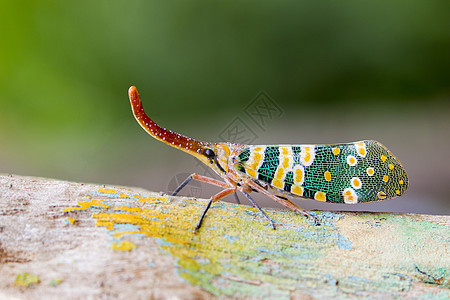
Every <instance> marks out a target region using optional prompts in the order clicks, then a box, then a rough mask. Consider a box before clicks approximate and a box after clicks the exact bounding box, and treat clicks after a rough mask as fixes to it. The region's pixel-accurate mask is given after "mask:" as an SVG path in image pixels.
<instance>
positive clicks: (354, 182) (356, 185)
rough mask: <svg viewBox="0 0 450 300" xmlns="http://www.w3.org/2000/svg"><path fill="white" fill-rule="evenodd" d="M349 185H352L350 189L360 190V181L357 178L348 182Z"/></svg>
mask: <svg viewBox="0 0 450 300" xmlns="http://www.w3.org/2000/svg"><path fill="white" fill-rule="evenodd" d="M350 183H351V185H352V187H353V188H354V189H360V188H361V179H359V178H358V177H353V178H352V179H351V180H350Z"/></svg>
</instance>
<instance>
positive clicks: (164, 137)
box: [128, 86, 408, 231]
mask: <svg viewBox="0 0 450 300" xmlns="http://www.w3.org/2000/svg"><path fill="white" fill-rule="evenodd" d="M128 96H129V98H130V102H131V108H132V110H133V114H134V117H135V118H136V120H137V121H138V123H139V124H140V125H141V126H142V128H144V130H145V131H147V132H148V133H149V134H150V135H151V136H153V137H154V138H155V139H157V140H159V141H162V142H163V143H166V144H168V145H170V146H172V147H175V148H177V149H180V150H182V151H184V152H187V153H189V154H191V155H193V156H195V157H196V158H197V159H199V160H200V161H201V162H203V163H204V164H206V165H207V166H209V167H210V168H211V169H213V170H214V172H216V173H217V174H218V175H219V176H220V177H221V178H222V179H223V181H219V180H216V179H213V178H209V177H205V176H201V175H198V174H195V173H194V174H191V175H190V176H189V177H188V178H187V179H186V180H185V181H184V182H183V183H182V184H181V185H180V186H179V187H178V188H177V189H176V190H175V192H173V194H172V195H176V194H177V193H178V192H179V191H180V190H181V189H182V188H183V187H184V186H186V185H187V184H188V182H189V181H190V180H192V179H195V180H198V181H201V182H205V183H209V184H212V185H216V186H219V187H221V188H222V189H223V190H222V191H220V192H219V193H217V194H216V195H213V196H212V197H211V198H210V199H209V202H208V204H207V205H206V207H205V209H204V211H203V213H202V215H201V217H200V219H199V221H198V223H197V226H196V227H195V229H194V231H196V230H197V229H199V228H200V226H201V224H202V221H203V219H204V217H205V214H206V212H207V211H208V209H209V208H210V206H211V204H212V203H213V202H216V201H217V200H219V199H222V198H223V197H225V196H227V195H230V194H233V193H235V192H236V191H240V192H241V193H243V194H244V195H245V196H246V197H247V198H248V199H249V200H250V201H251V202H252V203H253V205H254V206H255V207H256V208H258V209H259V210H260V211H261V213H262V214H263V215H264V216H265V217H266V218H267V219H268V220H269V222H270V224H271V225H272V227H273V228H274V229H275V224H274V221H273V220H272V219H271V218H270V217H269V216H268V215H267V214H266V213H265V212H264V211H263V210H262V209H261V207H259V206H258V205H257V204H256V202H255V201H254V200H253V199H252V197H251V196H250V195H249V194H250V193H251V192H253V191H254V192H259V193H261V194H264V195H266V196H268V197H270V198H271V199H272V200H274V201H276V202H278V203H280V204H282V205H284V206H286V207H288V208H290V209H292V210H293V211H296V212H298V213H301V214H303V215H305V216H307V217H309V218H311V219H312V220H313V222H314V223H315V224H316V225H317V224H318V222H317V220H316V218H315V217H314V216H313V215H311V214H310V213H308V212H307V211H306V210H304V209H302V208H300V207H298V206H297V205H296V204H294V203H293V202H292V201H290V200H289V199H288V198H287V197H286V196H295V197H302V198H307V199H314V200H317V201H324V202H332V203H346V204H355V203H361V202H371V201H378V200H387V199H391V198H395V197H397V196H400V195H402V194H403V193H404V192H405V191H406V189H407V187H408V176H407V174H406V171H405V169H404V168H403V166H402V165H401V163H400V161H399V160H398V159H397V158H396V157H395V156H394V155H393V154H392V153H391V152H390V151H389V150H388V149H387V148H386V147H385V146H383V145H382V144H381V143H379V142H377V141H371V140H367V141H359V142H354V143H344V144H334V145H242V144H236V143H209V142H201V141H197V140H194V139H191V138H188V137H186V136H184V135H181V134H178V133H176V132H173V131H171V130H168V129H165V128H162V127H159V126H158V125H157V124H156V123H155V122H153V121H152V119H150V117H149V116H147V114H146V113H145V112H144V108H143V106H142V102H141V99H140V97H139V93H138V91H137V89H136V88H135V87H134V86H132V87H130V89H129V90H128Z"/></svg>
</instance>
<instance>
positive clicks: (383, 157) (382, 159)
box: [381, 154, 387, 162]
mask: <svg viewBox="0 0 450 300" xmlns="http://www.w3.org/2000/svg"><path fill="white" fill-rule="evenodd" d="M386 159H387V157H386V155H384V154H383V155H381V161H383V162H385V161H386Z"/></svg>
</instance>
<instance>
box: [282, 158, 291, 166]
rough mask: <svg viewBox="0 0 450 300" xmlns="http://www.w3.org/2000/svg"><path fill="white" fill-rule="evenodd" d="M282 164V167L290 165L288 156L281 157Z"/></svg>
mask: <svg viewBox="0 0 450 300" xmlns="http://www.w3.org/2000/svg"><path fill="white" fill-rule="evenodd" d="M282 165H283V168H285V169H287V168H288V167H289V166H290V165H291V164H290V161H289V157H288V156H285V157H284V158H283V164H282Z"/></svg>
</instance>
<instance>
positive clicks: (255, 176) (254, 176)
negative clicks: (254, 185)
mask: <svg viewBox="0 0 450 300" xmlns="http://www.w3.org/2000/svg"><path fill="white" fill-rule="evenodd" d="M245 172H247V174H248V175H250V177H253V178H257V177H258V176H257V175H256V171H255V170H252V169H249V168H245Z"/></svg>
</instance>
